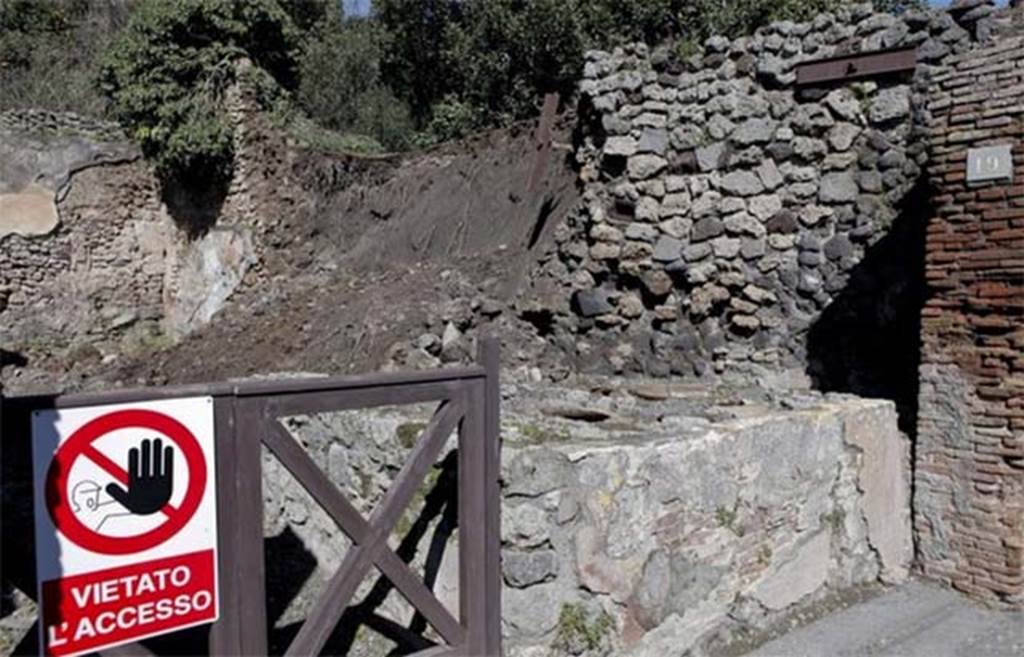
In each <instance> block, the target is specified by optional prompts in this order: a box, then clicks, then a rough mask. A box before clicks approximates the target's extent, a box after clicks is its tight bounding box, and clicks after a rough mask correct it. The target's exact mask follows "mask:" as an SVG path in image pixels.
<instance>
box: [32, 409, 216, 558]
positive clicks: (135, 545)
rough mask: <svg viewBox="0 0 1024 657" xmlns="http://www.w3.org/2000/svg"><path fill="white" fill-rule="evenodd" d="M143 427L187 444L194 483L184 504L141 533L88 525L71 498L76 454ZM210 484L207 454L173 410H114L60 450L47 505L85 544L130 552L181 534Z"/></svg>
mask: <svg viewBox="0 0 1024 657" xmlns="http://www.w3.org/2000/svg"><path fill="white" fill-rule="evenodd" d="M128 428H140V429H150V430H152V431H157V432H159V433H162V434H163V435H165V436H167V437H168V438H170V439H171V440H172V441H174V442H175V444H177V445H178V447H179V448H181V452H182V454H183V455H184V456H185V464H186V465H187V466H188V488H187V489H186V491H185V499H183V500H182V502H181V505H180V506H178V508H177V509H175V510H174V511H173V512H171V513H169V514H168V515H167V520H165V521H164V522H163V523H161V524H160V525H159V526H158V527H155V528H153V529H151V530H149V531H147V532H144V533H142V534H138V535H136V536H106V535H104V534H100V533H99V532H97V531H94V530H92V529H90V528H89V527H86V526H85V525H84V524H83V523H82V521H80V520H79V519H78V518H77V517H75V514H74V513H72V512H71V509H70V505H69V504H68V499H67V485H68V475H69V474H70V472H71V466H72V465H73V464H74V462H75V460H76V459H78V458H79V457H81V456H85V458H89V456H87V455H86V451H87V450H89V449H90V448H92V445H93V443H94V442H95V441H96V440H98V439H99V438H101V437H103V436H105V435H106V434H108V433H110V432H111V431H116V430H118V429H128ZM205 489H206V459H205V458H204V457H203V450H202V448H201V447H200V446H199V442H198V441H197V440H196V438H195V436H193V435H192V432H191V431H189V430H188V429H187V428H185V425H183V424H182V423H181V422H178V421H177V420H175V419H174V418H172V417H170V416H169V415H164V414H163V413H158V412H156V411H149V410H140V409H129V410H124V411H114V412H112V413H107V414H106V415H101V416H100V417H98V418H95V419H93V420H90V421H89V422H86V423H85V424H83V425H82V426H81V427H79V428H78V430H77V431H75V432H74V433H73V434H71V437H70V438H68V440H67V442H65V443H64V444H63V445H61V446H60V449H58V450H57V453H56V454H54V457H53V462H52V463H51V464H50V469H49V471H48V472H47V474H46V508H47V509H48V510H49V511H50V517H51V518H53V524H54V525H56V527H57V529H59V530H60V531H61V532H62V533H63V534H64V535H65V536H67V537H68V538H69V539H71V540H72V541H74V542H75V543H76V544H78V545H79V546H81V547H83V548H85V549H87V550H92V551H93V552H100V553H102V554H130V553H133V552H142V551H143V550H148V549H150V548H152V547H156V546H157V545H160V544H161V543H163V542H164V541H166V540H168V539H169V538H171V537H172V536H174V535H175V534H177V533H178V532H179V531H180V530H181V528H182V527H184V526H185V525H186V524H187V523H188V521H189V520H190V519H191V518H192V515H193V514H194V513H195V512H196V509H197V508H199V503H200V502H201V501H202V499H203V491H204V490H205Z"/></svg>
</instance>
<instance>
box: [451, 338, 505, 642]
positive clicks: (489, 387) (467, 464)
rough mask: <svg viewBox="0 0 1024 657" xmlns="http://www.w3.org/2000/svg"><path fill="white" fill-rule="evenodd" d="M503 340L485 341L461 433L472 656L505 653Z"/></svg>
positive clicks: (464, 612) (465, 594) (463, 566)
mask: <svg viewBox="0 0 1024 657" xmlns="http://www.w3.org/2000/svg"><path fill="white" fill-rule="evenodd" d="M498 349H499V347H498V342H497V341H496V340H493V339H487V340H481V342H480V346H479V353H478V356H477V360H478V362H479V363H480V364H481V365H482V366H483V367H484V370H485V372H486V376H485V377H484V379H483V381H481V382H479V383H477V384H475V385H473V386H472V387H471V388H469V390H468V394H469V396H470V398H469V399H467V400H466V401H467V404H466V408H467V414H466V417H465V419H464V420H463V423H462V426H461V427H460V430H459V493H458V494H459V595H460V597H459V606H460V615H461V620H462V623H463V625H464V626H465V627H466V631H467V636H466V647H465V654H466V655H467V657H499V656H500V655H501V491H500V489H499V478H500V476H501V472H500V468H501V445H500V437H499V423H500V419H499V417H498V405H499V401H500V400H499V394H500V393H499V390H500V388H499V381H498V369H499V352H498Z"/></svg>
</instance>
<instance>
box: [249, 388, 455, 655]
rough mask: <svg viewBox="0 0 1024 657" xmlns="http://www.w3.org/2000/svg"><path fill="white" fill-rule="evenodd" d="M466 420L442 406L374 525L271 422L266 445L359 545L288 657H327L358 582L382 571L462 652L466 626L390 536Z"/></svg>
mask: <svg viewBox="0 0 1024 657" xmlns="http://www.w3.org/2000/svg"><path fill="white" fill-rule="evenodd" d="M463 415H464V405H463V404H462V403H460V401H459V400H448V401H445V402H442V403H441V405H440V406H439V407H438V409H437V412H435V413H434V417H433V418H431V420H430V423H429V424H427V427H426V428H425V429H424V430H423V434H422V435H421V436H420V439H419V440H418V441H417V442H416V444H415V446H414V447H413V449H412V451H411V453H410V454H409V459H408V460H407V461H406V462H405V465H403V466H402V469H401V471H400V472H399V473H398V476H397V477H396V478H395V481H394V483H393V484H392V485H391V488H389V489H388V492H387V493H386V494H385V495H384V498H383V499H382V500H381V502H380V504H378V505H377V508H375V509H374V511H373V513H372V514H370V518H369V520H366V519H365V518H363V517H362V515H360V513H359V511H357V510H356V508H355V507H354V506H352V504H351V503H350V502H349V501H348V500H347V499H345V496H344V495H342V494H341V491H339V490H338V488H337V487H336V486H335V485H334V484H333V483H332V482H331V480H330V479H328V478H327V476H326V475H325V474H324V472H323V471H322V470H321V469H320V467H319V466H318V465H317V464H316V463H315V462H314V461H313V460H312V459H311V458H310V457H309V455H308V454H307V453H306V451H305V450H304V449H303V448H302V446H301V445H299V443H298V442H297V441H296V440H295V439H294V438H293V437H292V435H291V434H290V433H289V432H288V430H287V429H285V428H284V426H282V425H281V423H280V422H279V421H277V420H273V421H270V422H268V423H267V425H266V426H267V433H266V435H265V436H264V443H265V444H266V446H267V447H268V448H270V450H271V451H272V452H273V453H274V455H275V456H277V458H278V459H280V461H281V463H282V464H283V465H284V466H285V468H287V469H288V471H289V472H291V473H292V475H294V476H295V478H296V479H297V480H298V481H299V482H300V483H301V484H302V485H303V486H304V487H305V488H306V490H307V491H308V492H309V493H310V495H312V496H313V499H315V500H316V501H317V502H318V503H319V504H320V505H321V506H322V507H323V509H324V510H325V511H326V512H327V513H328V515H330V516H331V518H333V519H334V521H335V522H336V523H338V526H339V527H340V528H341V530H342V531H343V532H345V535H346V536H348V537H349V538H350V539H352V543H353V545H352V547H351V548H349V550H348V552H347V553H346V554H345V558H344V559H343V560H342V562H341V565H340V566H339V567H338V570H337V571H336V572H335V573H334V575H333V576H332V577H331V579H330V581H329V582H328V584H327V589H326V591H324V594H323V595H322V596H320V599H319V600H318V601H317V603H316V606H315V607H314V608H313V610H312V612H311V613H310V614H309V617H308V618H307V619H306V622H305V623H303V625H302V628H301V629H300V630H299V633H298V634H297V635H296V636H295V639H294V640H293V641H292V643H291V645H290V646H288V651H287V652H286V653H285V654H286V655H311V654H319V653H320V650H322V649H323V646H324V644H325V643H326V642H327V639H328V638H329V637H330V634H331V632H332V631H333V630H334V626H335V625H337V623H338V620H339V619H340V618H341V615H342V614H343V613H344V611H345V609H346V608H347V607H348V605H349V602H350V601H351V599H352V596H354V595H355V592H356V589H357V588H358V586H359V583H360V582H362V581H363V578H364V577H365V576H366V574H367V572H369V570H370V568H372V567H373V566H376V567H377V568H378V569H379V570H380V571H381V573H383V574H384V576H385V577H387V578H388V579H389V580H390V581H391V583H392V584H394V586H395V588H396V589H398V591H399V592H400V593H401V594H402V595H403V596H404V597H405V599H406V600H408V601H409V603H410V604H412V605H413V607H415V608H416V609H417V610H418V611H419V612H420V613H421V614H423V616H424V618H426V619H427V621H428V622H429V623H430V624H431V625H432V626H433V627H434V629H436V630H437V632H438V633H439V634H440V635H441V636H442V637H443V638H444V640H445V641H446V642H447V643H448V644H449V645H453V646H455V645H459V644H461V643H462V642H463V641H464V639H465V636H466V633H465V630H464V629H463V627H462V626H461V625H460V624H459V622H458V621H457V620H455V618H453V617H452V615H451V614H450V613H449V612H448V610H447V609H446V608H445V607H444V605H442V604H441V603H440V601H438V599H437V598H436V597H434V594H433V592H431V591H430V589H428V588H427V587H426V585H424V584H423V582H422V581H421V580H420V578H419V577H418V576H417V575H415V574H414V573H413V572H412V571H411V570H410V569H409V566H408V565H407V564H406V563H405V562H404V561H402V559H401V558H400V557H399V556H398V555H396V554H395V553H394V552H393V551H392V550H391V549H390V548H389V547H388V545H387V539H388V536H389V535H390V534H391V531H392V529H393V528H394V526H395V523H396V522H397V521H398V519H399V518H400V517H401V515H402V513H403V512H404V511H405V508H406V506H408V504H409V502H410V501H411V500H412V498H413V496H414V495H415V493H416V490H417V489H418V488H419V486H420V484H421V483H422V482H423V480H424V478H425V477H426V474H427V472H429V470H430V468H431V467H432V466H433V464H434V463H435V462H436V461H437V457H438V455H439V454H440V452H441V449H442V448H443V447H444V445H445V441H446V440H447V438H448V436H450V435H451V433H452V431H453V430H454V429H455V427H456V426H457V425H458V423H459V420H461V419H462V417H463Z"/></svg>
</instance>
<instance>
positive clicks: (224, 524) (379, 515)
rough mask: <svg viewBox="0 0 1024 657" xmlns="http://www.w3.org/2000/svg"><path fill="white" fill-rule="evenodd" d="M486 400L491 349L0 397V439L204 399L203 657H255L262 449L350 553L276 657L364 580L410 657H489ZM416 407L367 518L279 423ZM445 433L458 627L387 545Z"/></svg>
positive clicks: (493, 486) (491, 576)
mask: <svg viewBox="0 0 1024 657" xmlns="http://www.w3.org/2000/svg"><path fill="white" fill-rule="evenodd" d="M498 394H499V393H498V346H497V343H496V342H495V341H493V340H482V341H481V346H480V352H479V356H478V362H477V364H476V365H473V366H470V367H462V368H446V369H440V370H432V371H426V372H416V373H393V374H392V373H388V374H373V375H366V376H351V377H337V378H318V379H293V380H282V381H255V382H243V383H237V384H228V383H222V384H214V385H200V386H192V385H190V386H177V387H166V388H153V389H144V390H136V391H117V392H109V393H100V394H76V395H64V396H21V397H8V398H2V397H0V400H2V404H0V409H2V415H0V418H2V421H0V426H3V427H4V428H5V429H6V431H4V433H3V436H2V441H3V445H4V446H5V448H6V447H7V446H8V445H9V444H10V442H11V441H19V442H20V441H24V442H25V443H27V442H28V440H29V434H28V432H27V426H28V425H27V417H28V415H29V413H30V412H31V411H33V410H37V409H44V408H73V407H80V406H92V405H100V404H114V403H126V402H134V401H142V400H152V399H171V398H176V397H191V396H199V395H203V396H207V395H208V396H212V397H213V398H214V423H215V427H216V449H217V482H218V490H217V506H218V510H219V512H218V514H217V523H218V533H219V537H220V540H219V546H218V559H219V563H218V570H219V579H220V582H219V584H220V599H221V615H220V619H219V620H218V621H217V622H216V623H214V624H213V625H212V626H211V627H210V633H209V652H210V654H212V655H265V654H267V614H266V603H265V600H266V592H265V578H264V553H263V538H264V537H263V494H262V459H261V453H262V446H266V447H267V448H268V449H269V450H270V451H271V452H272V453H273V454H274V455H275V456H276V457H277V458H278V459H279V460H280V462H281V463H282V464H283V465H284V467H285V468H287V469H288V470H289V471H290V472H291V474H292V475H293V476H294V477H295V478H296V480H297V481H298V482H299V483H300V484H301V485H302V486H303V487H304V488H305V489H306V491H308V492H309V494H310V495H311V496H312V498H313V499H314V500H316V502H317V503H318V504H319V505H320V506H321V507H322V508H323V509H324V511H325V512H326V513H327V514H328V515H329V516H330V517H331V518H332V519H333V520H334V521H335V522H336V523H337V524H338V527H339V528H340V529H341V530H342V531H343V532H344V533H345V534H346V535H347V536H348V537H349V539H351V541H352V545H351V546H350V548H349V549H348V551H347V552H346V554H345V557H344V559H343V560H342V563H341V565H340V566H339V568H338V570H337V571H336V572H335V573H334V575H333V576H332V577H331V578H330V580H329V581H328V583H327V586H326V588H325V590H324V592H323V593H322V595H321V596H320V598H319V599H318V600H317V601H316V603H315V604H314V605H313V608H312V610H311V612H310V613H309V616H308V617H307V619H306V620H305V622H304V623H303V624H302V626H301V628H300V630H299V632H298V634H297V635H296V636H295V638H294V639H293V640H292V642H291V644H290V646H289V647H288V649H287V651H286V653H285V654H287V655H315V654H319V653H320V651H321V650H322V649H323V647H324V645H325V643H326V642H327V640H328V638H329V637H330V635H331V633H332V632H333V631H334V628H335V626H336V625H337V623H338V621H339V620H340V619H341V616H342V614H343V613H344V611H345V609H346V608H347V607H348V606H349V604H350V603H351V601H352V598H353V596H354V595H355V593H356V589H357V587H358V586H359V584H360V583H361V582H362V581H363V579H364V578H365V577H366V575H367V574H368V573H369V572H370V571H371V569H373V568H374V567H376V569H377V570H379V571H380V573H381V574H383V575H384V576H385V577H386V578H387V579H388V580H389V581H390V582H391V584H392V585H393V586H394V587H395V589H397V590H398V591H399V592H400V593H401V594H402V596H403V597H404V598H405V599H406V600H407V601H408V602H409V603H410V604H411V605H412V606H413V608H415V610H416V611H417V612H418V613H419V614H420V615H422V617H423V618H424V619H426V621H427V622H428V623H429V624H430V625H431V626H432V627H433V628H434V630H436V632H437V634H438V636H440V637H441V639H442V641H441V642H440V643H439V644H437V645H434V646H433V647H430V648H428V649H426V650H422V651H420V652H417V653H415V654H416V655H419V656H421V657H427V656H429V657H439V656H442V655H444V656H448V655H452V656H455V655H459V656H464V657H477V656H497V655H500V653H501V625H500V619H501V611H500V600H501V591H500V586H501V581H500V528H499V521H500V502H501V501H500V493H499V483H498V479H499V474H500V473H499V468H500V446H499V437H498V423H499V419H498V407H499V397H498ZM424 402H436V403H437V409H436V411H435V412H434V415H433V418H432V419H431V420H430V422H429V423H428V424H427V426H426V428H425V429H424V430H423V433H422V435H421V436H420V437H419V439H418V440H417V441H416V442H415V444H414V445H413V447H412V449H411V451H410V453H409V455H408V457H407V460H406V462H405V464H404V465H403V466H402V468H401V470H400V471H399V473H398V475H397V477H396V478H395V480H394V482H393V483H392V484H391V487H390V488H389V490H388V491H387V493H386V494H385V495H384V497H383V499H382V500H381V502H380V503H379V504H378V506H377V507H376V508H375V509H374V510H373V512H372V513H371V514H370V516H369V517H368V518H364V517H363V516H362V515H361V514H360V513H359V512H358V511H357V510H356V508H355V507H354V506H353V505H352V503H351V502H349V500H348V499H346V498H345V496H344V495H343V494H342V493H341V491H340V490H339V489H338V488H337V487H336V486H335V485H334V483H333V482H331V480H330V479H329V478H328V476H327V474H326V473H324V471H323V470H321V469H320V467H319V466H318V465H317V464H316V463H315V462H314V461H313V459H312V458H310V456H309V455H308V454H307V453H306V451H305V450H304V449H303V448H302V446H301V445H300V444H299V443H298V442H297V441H296V440H295V439H294V438H293V437H292V436H291V435H290V434H289V433H288V431H287V430H286V429H285V428H284V426H283V425H282V424H281V422H280V418H282V417H287V416H293V415H303V414H312V413H325V412H331V411H344V410H353V409H358V408H369V407H376V406H385V405H398V404H416V403H424ZM4 423H6V424H4ZM453 431H457V432H458V486H457V490H458V493H457V494H458V501H457V504H458V527H459V554H458V559H459V612H458V618H456V617H454V616H453V615H452V614H451V613H450V612H449V611H448V609H446V608H445V607H444V606H443V605H442V604H441V602H440V601H439V600H438V599H437V598H436V597H435V595H434V594H433V592H432V591H431V590H430V589H428V588H427V586H426V585H425V584H424V582H423V581H422V580H421V578H420V577H419V576H418V575H416V574H415V573H414V572H413V571H412V570H411V569H410V567H409V565H408V564H407V563H406V562H405V561H404V560H403V559H402V558H400V557H399V556H398V555H397V554H395V552H393V551H392V550H391V548H390V547H389V546H388V544H387V538H388V536H389V535H390V534H391V531H392V529H393V528H394V527H395V524H396V522H397V521H398V519H399V518H400V517H401V516H402V514H403V512H404V511H405V509H406V507H407V506H408V505H409V503H410V502H411V500H412V499H413V497H414V494H415V493H416V491H417V490H418V488H419V486H420V485H421V483H422V482H423V480H424V477H425V475H426V474H427V472H428V471H429V470H430V468H431V467H432V466H433V464H434V463H435V461H436V460H437V458H438V456H439V454H440V452H441V450H442V449H443V448H444V446H445V443H446V441H447V439H448V437H449V436H450V435H451V434H452V432H453ZM8 529H10V528H8ZM13 533H14V532H11V531H8V532H5V534H6V535H11V534H13ZM17 533H18V535H20V536H24V535H25V534H28V533H29V532H25V534H22V532H17ZM4 547H5V548H6V547H8V546H4ZM104 654H106V655H152V654H153V653H152V652H151V651H149V650H148V649H147V648H146V647H144V646H142V645H140V644H129V645H127V646H119V647H117V648H111V649H108V650H106V651H104Z"/></svg>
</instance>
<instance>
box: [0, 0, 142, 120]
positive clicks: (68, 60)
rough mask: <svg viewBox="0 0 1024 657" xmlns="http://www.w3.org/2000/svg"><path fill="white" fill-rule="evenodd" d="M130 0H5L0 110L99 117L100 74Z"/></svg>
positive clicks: (1, 0) (1, 6)
mask: <svg viewBox="0 0 1024 657" xmlns="http://www.w3.org/2000/svg"><path fill="white" fill-rule="evenodd" d="M131 7H132V4H131V2H129V1H128V0H111V1H109V2H106V3H97V2H90V1H89V0H0V92H2V93H0V110H6V109H22V108H45V109H50V110H56V111H74V112H78V113H81V114H90V115H99V114H102V113H103V111H104V107H105V104H106V103H105V100H104V98H103V95H102V94H101V93H99V91H98V90H97V89H96V82H95V77H96V73H97V70H98V68H99V62H100V59H101V57H102V54H103V51H104V49H105V48H106V47H107V46H108V44H109V43H110V41H111V39H112V38H113V36H114V35H115V34H116V33H117V31H118V30H119V29H120V28H121V27H122V26H123V24H124V22H125V21H126V20H127V16H128V13H129V11H130V10H131Z"/></svg>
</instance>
